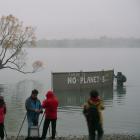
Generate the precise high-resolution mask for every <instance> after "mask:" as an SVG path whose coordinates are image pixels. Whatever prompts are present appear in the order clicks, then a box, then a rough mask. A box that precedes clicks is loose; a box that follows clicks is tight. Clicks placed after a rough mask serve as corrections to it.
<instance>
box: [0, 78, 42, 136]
mask: <svg viewBox="0 0 140 140" xmlns="http://www.w3.org/2000/svg"><path fill="white" fill-rule="evenodd" d="M34 88H36V89H38V90H39V91H40V92H41V89H42V85H41V84H40V83H39V82H36V81H33V80H30V81H26V80H25V81H20V82H19V83H17V84H14V85H0V94H1V95H3V96H4V99H5V102H6V106H7V114H6V120H5V126H6V129H7V131H8V132H9V133H10V134H15V133H17V132H18V129H19V125H20V124H21V122H22V119H23V117H24V115H25V113H26V111H25V99H26V98H27V97H28V96H30V93H31V90H32V89H34Z"/></svg>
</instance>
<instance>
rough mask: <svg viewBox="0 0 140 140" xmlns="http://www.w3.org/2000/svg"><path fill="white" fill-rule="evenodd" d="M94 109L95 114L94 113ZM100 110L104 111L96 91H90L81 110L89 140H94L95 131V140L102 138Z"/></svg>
mask: <svg viewBox="0 0 140 140" xmlns="http://www.w3.org/2000/svg"><path fill="white" fill-rule="evenodd" d="M93 108H94V109H93ZM95 108H96V111H97V112H95ZM89 110H90V113H89ZM102 110H104V105H103V101H102V100H101V99H100V97H99V94H98V91H96V90H92V91H91V92H90V98H89V99H88V101H87V102H86V103H85V104H84V108H83V113H84V115H85V117H86V120H87V125H88V131H89V140H95V137H96V131H97V140H101V139H102V136H103V117H102ZM91 111H92V112H91ZM87 113H89V114H87ZM96 113H98V114H96ZM94 115H95V116H94ZM96 117H98V118H96Z"/></svg>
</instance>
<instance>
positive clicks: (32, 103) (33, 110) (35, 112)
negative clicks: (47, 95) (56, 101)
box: [25, 89, 43, 136]
mask: <svg viewBox="0 0 140 140" xmlns="http://www.w3.org/2000/svg"><path fill="white" fill-rule="evenodd" d="M37 95H38V90H36V89H34V90H32V93H31V96H30V97H28V98H27V99H26V102H25V107H26V110H27V120H28V136H29V129H30V127H31V126H37V125H38V120H39V114H40V113H42V112H43V111H42V106H41V102H40V100H39V99H38V98H37Z"/></svg>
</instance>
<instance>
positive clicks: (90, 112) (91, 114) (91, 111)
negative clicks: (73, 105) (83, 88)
mask: <svg viewBox="0 0 140 140" xmlns="http://www.w3.org/2000/svg"><path fill="white" fill-rule="evenodd" d="M83 114H84V115H85V117H86V119H87V121H89V122H92V123H94V124H98V123H99V122H100V115H99V111H98V109H97V106H96V105H90V107H89V108H88V109H84V110H83Z"/></svg>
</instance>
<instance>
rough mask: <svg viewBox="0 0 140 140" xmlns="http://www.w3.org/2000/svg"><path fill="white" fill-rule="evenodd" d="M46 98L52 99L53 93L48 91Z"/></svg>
mask: <svg viewBox="0 0 140 140" xmlns="http://www.w3.org/2000/svg"><path fill="white" fill-rule="evenodd" d="M46 97H47V98H48V99H49V98H53V97H54V92H53V91H51V90H49V91H48V92H47V93H46Z"/></svg>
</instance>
